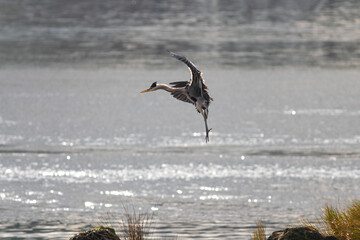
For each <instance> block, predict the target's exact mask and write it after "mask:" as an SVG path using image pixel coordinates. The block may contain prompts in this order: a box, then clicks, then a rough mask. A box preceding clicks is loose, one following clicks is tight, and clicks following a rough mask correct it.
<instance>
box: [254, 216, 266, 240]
mask: <svg viewBox="0 0 360 240" xmlns="http://www.w3.org/2000/svg"><path fill="white" fill-rule="evenodd" d="M252 238H253V240H266V234H265V226H264V224H263V223H262V222H261V221H259V222H257V223H256V230H255V232H254V233H253V236H252Z"/></svg>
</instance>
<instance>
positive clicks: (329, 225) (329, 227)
mask: <svg viewBox="0 0 360 240" xmlns="http://www.w3.org/2000/svg"><path fill="white" fill-rule="evenodd" d="M303 223H304V225H305V226H307V227H309V228H312V229H315V230H317V231H319V232H320V233H322V234H323V235H327V236H335V237H337V238H338V239H339V240H359V239H360V200H355V201H353V202H352V204H350V205H348V206H347V207H346V208H345V209H339V208H336V207H333V206H331V205H326V206H325V208H324V209H323V213H322V215H321V217H320V218H319V219H317V220H316V223H310V222H309V221H303Z"/></svg>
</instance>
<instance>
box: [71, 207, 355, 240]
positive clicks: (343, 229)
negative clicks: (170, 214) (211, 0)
mask: <svg viewBox="0 0 360 240" xmlns="http://www.w3.org/2000/svg"><path fill="white" fill-rule="evenodd" d="M150 224H151V218H150V217H149V215H148V214H146V213H145V214H141V213H136V211H135V209H133V210H132V211H129V210H128V209H125V213H124V215H123V217H122V219H121V224H120V225H119V229H117V232H118V233H116V232H115V229H114V228H112V227H105V226H100V227H96V228H94V229H90V230H88V231H86V232H81V233H79V234H76V235H75V236H73V237H71V238H70V240H145V239H149V240H150V239H151V240H160V239H164V238H161V237H152V236H151V231H150ZM165 239H169V238H165ZM170 239H177V238H170ZM250 239H251V240H359V239H360V200H354V201H352V203H351V204H349V205H347V206H346V207H345V208H343V209H342V208H339V207H334V206H332V205H326V206H325V207H324V209H322V213H321V215H320V217H317V218H316V219H315V221H314V220H309V219H303V220H302V221H301V223H300V225H299V226H296V227H290V228H286V229H283V230H279V231H275V232H273V233H272V234H271V235H270V236H268V237H267V236H266V226H265V224H264V223H262V222H261V221H259V222H257V223H256V230H255V231H254V232H253V233H252V235H251V237H250Z"/></svg>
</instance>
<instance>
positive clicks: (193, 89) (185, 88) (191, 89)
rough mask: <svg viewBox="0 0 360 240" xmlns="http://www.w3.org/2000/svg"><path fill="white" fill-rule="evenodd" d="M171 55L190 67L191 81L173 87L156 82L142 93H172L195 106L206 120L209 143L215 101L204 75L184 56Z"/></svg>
mask: <svg viewBox="0 0 360 240" xmlns="http://www.w3.org/2000/svg"><path fill="white" fill-rule="evenodd" d="M169 53H170V55H171V56H172V57H174V58H176V59H177V60H179V61H182V62H183V63H185V64H186V65H187V66H188V68H189V70H190V74H191V79H190V81H180V82H172V83H170V85H171V86H169V85H166V84H158V83H157V82H154V83H153V84H151V86H150V88H149V89H146V90H144V91H142V92H141V93H145V92H154V91H156V90H159V89H162V90H165V91H167V92H170V93H171V95H172V96H173V97H175V98H176V99H178V100H180V101H183V102H187V103H191V104H194V105H195V108H196V110H197V111H198V112H199V113H201V115H202V116H203V118H204V121H205V130H206V137H205V141H206V142H208V141H209V132H210V131H211V128H210V129H209V128H208V125H207V118H208V115H209V105H210V101H213V99H212V98H211V97H210V96H209V92H208V90H209V89H208V87H207V86H206V85H205V81H204V79H203V77H202V73H201V71H200V70H199V69H197V67H196V66H195V65H194V64H193V63H192V62H190V61H189V60H188V59H186V58H185V57H184V56H180V55H177V54H175V53H173V52H170V51H169Z"/></svg>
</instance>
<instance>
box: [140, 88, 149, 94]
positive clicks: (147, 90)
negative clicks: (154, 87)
mask: <svg viewBox="0 0 360 240" xmlns="http://www.w3.org/2000/svg"><path fill="white" fill-rule="evenodd" d="M146 92H150V89H146V90H144V91H142V92H140V93H146Z"/></svg>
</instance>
